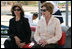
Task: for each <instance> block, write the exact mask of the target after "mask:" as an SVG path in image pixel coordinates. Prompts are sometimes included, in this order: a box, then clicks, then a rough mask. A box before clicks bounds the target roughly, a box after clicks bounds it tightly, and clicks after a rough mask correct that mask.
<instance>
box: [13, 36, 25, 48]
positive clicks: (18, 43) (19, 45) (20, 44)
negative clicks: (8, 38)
mask: <svg viewBox="0 0 72 49" xmlns="http://www.w3.org/2000/svg"><path fill="white" fill-rule="evenodd" d="M14 38H15V42H16V44H17V45H18V47H20V48H22V47H23V46H24V45H25V42H24V43H21V40H20V39H19V38H18V37H17V36H14Z"/></svg>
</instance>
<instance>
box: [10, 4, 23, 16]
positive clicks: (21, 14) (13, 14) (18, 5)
mask: <svg viewBox="0 0 72 49" xmlns="http://www.w3.org/2000/svg"><path fill="white" fill-rule="evenodd" d="M16 7H19V8H20V10H21V13H20V16H21V17H24V10H23V9H22V6H21V5H20V4H16V5H13V6H12V8H11V12H12V16H14V17H16V15H15V13H14V9H15V8H16Z"/></svg>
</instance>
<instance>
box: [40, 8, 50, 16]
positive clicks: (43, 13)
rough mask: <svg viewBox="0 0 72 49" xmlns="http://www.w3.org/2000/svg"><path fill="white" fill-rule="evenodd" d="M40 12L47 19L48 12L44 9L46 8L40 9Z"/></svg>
mask: <svg viewBox="0 0 72 49" xmlns="http://www.w3.org/2000/svg"><path fill="white" fill-rule="evenodd" d="M41 12H42V15H43V16H45V17H48V15H50V12H49V11H48V10H47V9H46V7H42V9H41Z"/></svg>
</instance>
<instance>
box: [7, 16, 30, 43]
mask: <svg viewBox="0 0 72 49" xmlns="http://www.w3.org/2000/svg"><path fill="white" fill-rule="evenodd" d="M8 35H9V36H10V38H11V39H12V41H15V39H14V36H18V37H19V38H20V39H21V42H26V43H30V42H31V41H30V38H31V29H30V25H29V22H28V19H27V18H24V17H23V18H21V19H20V20H19V21H15V18H12V19H10V22H9V32H8Z"/></svg>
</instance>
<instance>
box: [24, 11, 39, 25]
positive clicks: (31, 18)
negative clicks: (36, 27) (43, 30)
mask: <svg viewBox="0 0 72 49" xmlns="http://www.w3.org/2000/svg"><path fill="white" fill-rule="evenodd" d="M25 17H26V18H28V20H29V24H30V26H32V25H33V23H34V22H35V21H36V19H37V18H38V14H37V13H33V14H31V13H28V12H27V13H25Z"/></svg>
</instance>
